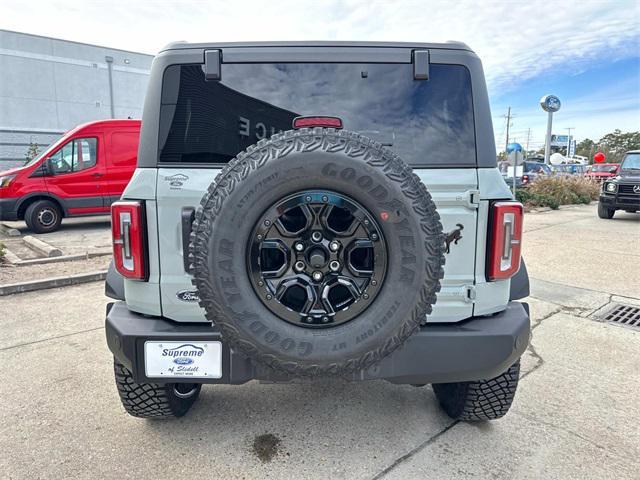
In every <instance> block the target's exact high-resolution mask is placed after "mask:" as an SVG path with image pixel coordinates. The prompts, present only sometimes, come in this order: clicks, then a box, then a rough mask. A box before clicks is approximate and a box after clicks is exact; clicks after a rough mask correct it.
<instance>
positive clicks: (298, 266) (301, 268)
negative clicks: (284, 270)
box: [293, 260, 304, 272]
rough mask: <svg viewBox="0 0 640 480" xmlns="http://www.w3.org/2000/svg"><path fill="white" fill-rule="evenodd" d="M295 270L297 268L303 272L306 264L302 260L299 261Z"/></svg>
mask: <svg viewBox="0 0 640 480" xmlns="http://www.w3.org/2000/svg"><path fill="white" fill-rule="evenodd" d="M293 268H295V269H296V270H297V271H299V272H301V271H302V270H304V262H303V261H301V260H298V261H297V262H296V263H295V265H294V266H293Z"/></svg>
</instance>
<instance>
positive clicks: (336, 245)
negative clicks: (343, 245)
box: [329, 241, 340, 252]
mask: <svg viewBox="0 0 640 480" xmlns="http://www.w3.org/2000/svg"><path fill="white" fill-rule="evenodd" d="M339 248H340V244H339V243H338V242H336V241H333V242H331V243H330V244H329V249H330V250H331V251H332V252H337V251H338V249H339Z"/></svg>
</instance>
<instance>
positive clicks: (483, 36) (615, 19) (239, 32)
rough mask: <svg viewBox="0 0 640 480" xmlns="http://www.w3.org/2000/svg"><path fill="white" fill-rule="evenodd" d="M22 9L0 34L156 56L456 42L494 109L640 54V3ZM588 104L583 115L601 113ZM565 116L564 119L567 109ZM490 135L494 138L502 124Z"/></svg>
mask: <svg viewBox="0 0 640 480" xmlns="http://www.w3.org/2000/svg"><path fill="white" fill-rule="evenodd" d="M28 5H29V8H26V7H25V3H24V0H3V7H2V15H1V16H0V28H5V29H9V30H16V31H23V32H29V33H34V34H39V35H45V36H52V37H58V38H64V39H69V40H75V41H80V42H87V43H94V44H99V45H105V46H110V47H116V48H121V49H125V50H134V51H141V52H146V53H152V54H153V53H155V52H157V51H158V50H159V49H160V48H162V47H163V46H164V45H166V44H167V43H169V42H172V41H176V40H187V41H248V40H385V41H420V42H425V41H426V42H429V41H433V42H440V41H447V40H459V41H463V42H465V43H467V44H468V45H470V46H471V47H472V48H473V49H474V50H475V51H476V52H477V53H478V55H479V56H480V58H481V59H482V61H483V64H484V69H485V74H486V77H487V83H488V88H489V94H490V97H491V98H492V101H493V102H496V101H500V99H501V98H503V97H505V98H506V97H508V96H509V95H512V94H515V93H516V92H517V91H518V87H519V86H520V85H522V84H523V83H524V82H526V81H527V80H529V79H532V78H536V77H540V76H543V75H546V76H548V77H551V78H555V77H558V78H559V77H561V76H567V75H575V74H578V73H580V72H581V71H584V70H586V69H588V68H590V66H593V64H594V62H598V61H602V60H603V59H606V60H607V61H615V60H619V59H624V58H629V57H636V58H637V57H638V52H639V51H640V30H638V24H639V22H640V2H637V1H634V0H619V1H610V2H603V1H592V0H566V1H564V2H561V3H554V2H549V1H541V0H533V1H532V0H529V1H520V0H518V1H506V0H504V1H482V2H480V1H477V0H475V1H472V0H458V1H444V0H437V1H422V2H416V1H404V2H401V1H375V0H368V1H367V0H345V1H329V2H327V1H318V0H315V1H303V0H297V1H293V0H285V1H277V2H268V1H265V0H253V1H167V0H165V1H144V0H143V1H135V2H132V1H129V0H127V1H123V0H98V1H96V0H92V1H86V2H78V1H77V0H32V1H30V2H28ZM612 81H613V79H612ZM635 91H636V92H637V89H635ZM631 104H632V105H637V102H636V103H634V102H631ZM585 105H586V103H585ZM589 105H590V107H585V108H587V109H588V108H593V107H597V104H595V103H593V102H590V103H589ZM624 105H625V100H624V99H622V100H621V102H620V106H621V107H622V108H624ZM628 105H629V103H628V102H627V106H628ZM535 108H537V106H536V107H535ZM603 108H606V107H603ZM576 112H578V110H576ZM633 113H634V112H626V111H625V112H620V118H622V119H624V121H623V123H625V122H626V124H629V125H631V124H632V122H633V118H632V115H633ZM635 113H637V112H635ZM519 114H522V115H525V114H526V113H525V112H519ZM563 114H565V115H567V118H570V117H569V114H570V111H569V110H568V109H564V108H563ZM576 115H578V113H576ZM614 116H615V112H612V111H608V112H607V113H606V115H605V114H604V112H603V113H602V117H600V118H599V119H600V120H601V121H602V120H603V118H607V119H608V120H610V121H614V120H615V118H614ZM520 119H521V120H522V116H521V117H520ZM535 120H536V121H539V120H540V115H539V113H538V115H537V116H536V118H535ZM582 121H585V119H584V118H583V119H582ZM589 122H590V123H589V124H590V125H591V126H590V127H589V129H588V131H589V132H591V133H590V134H591V135H594V136H596V135H595V132H592V130H594V129H595V125H596V123H595V120H594V121H593V122H592V121H590V120H589ZM635 124H636V125H637V119H636V123H635ZM614 125H617V124H616V122H615V121H614ZM495 126H496V131H498V130H499V128H500V123H499V121H495ZM571 126H574V125H571ZM543 129H544V128H543Z"/></svg>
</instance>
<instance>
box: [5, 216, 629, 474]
mask: <svg viewBox="0 0 640 480" xmlns="http://www.w3.org/2000/svg"><path fill="white" fill-rule="evenodd" d="M624 215H626V214H624ZM616 217H618V214H617V215H616ZM629 217H630V218H629V219H625V218H623V215H620V219H616V220H611V221H606V220H600V219H598V218H597V216H596V214H595V207H594V206H587V207H577V208H575V209H569V210H561V211H557V212H550V213H539V214H529V215H527V216H526V218H525V226H526V230H527V233H526V235H525V243H524V249H525V256H526V258H527V263H528V267H529V271H530V272H531V275H532V277H533V278H534V279H535V280H534V281H533V283H532V296H531V297H530V298H529V300H528V301H529V302H530V304H531V311H532V315H533V319H534V330H533V340H532V344H531V347H530V348H529V350H528V351H527V353H526V354H525V356H524V358H523V370H522V373H521V381H520V386H519V390H518V393H517V395H516V399H515V402H514V405H513V407H512V409H511V411H510V412H509V413H508V414H507V416H506V417H505V418H503V419H501V420H499V421H495V422H490V423H480V424H469V423H464V422H453V421H452V420H450V419H449V418H448V417H447V416H446V415H444V414H443V413H442V412H441V411H440V410H439V408H438V405H437V403H436V400H435V398H434V395H433V393H432V391H431V389H430V388H429V387H425V388H415V387H411V386H395V385H391V384H388V383H386V382H382V381H379V382H367V383H358V384H348V383H341V382H323V383H322V384H302V385H299V384H298V385H274V384H261V383H257V382H251V383H249V384H246V385H243V386H208V387H205V388H204V389H203V392H202V395H201V397H200V399H199V400H198V402H197V403H196V405H195V406H194V408H193V409H192V410H191V412H189V414H188V415H187V416H186V417H184V418H182V419H177V420H171V421H164V422H162V421H161V422H158V421H143V420H139V419H134V418H132V417H129V416H128V415H127V414H126V413H125V412H124V410H123V408H122V407H121V406H120V403H119V400H118V397H117V393H116V389H115V385H114V383H113V373H112V364H111V355H110V353H109V351H108V349H107V347H106V344H105V341H104V329H103V322H104V307H105V304H106V303H107V299H106V298H105V297H103V295H102V289H103V286H102V285H101V284H87V285H82V286H76V287H68V288H65V289H61V290H48V291H42V292H36V293H28V294H22V295H14V296H10V297H5V298H0V326H1V327H2V331H3V335H2V336H1V337H0V362H1V365H2V368H1V369H0V385H2V386H3V388H2V395H0V428H1V430H0V452H2V454H1V455H0V472H1V473H0V476H1V477H4V478H178V477H179V478H224V479H227V478H244V479H250V478H273V479H290V478H322V479H325V478H339V479H374V478H385V479H412V478H417V479H418V478H419V479H424V478H434V479H443V478H469V477H472V478H487V479H503V478H504V479H506V478H518V479H520V478H532V479H533V478H536V479H537V478H544V479H555V478H562V479H567V478H580V479H590V478H594V479H595V478H598V479H599V478H616V479H618V478H629V479H631V478H636V479H637V478H638V472H639V471H640V429H638V418H639V417H640V402H638V394H639V393H640V331H638V330H634V329H631V328H628V327H621V326H618V325H613V324H609V323H604V322H602V321H598V320H597V319H595V318H594V315H595V314H597V313H598V312H602V311H603V310H605V309H606V308H608V305H611V303H610V302H624V303H636V304H638V305H640V300H638V299H633V298H630V297H633V296H635V297H640V275H638V273H637V272H638V271H640V268H639V267H640V260H639V258H638V251H639V249H638V248H637V242H638V237H639V235H640V216H635V217H631V216H629ZM590 248H594V249H597V252H598V253H597V254H596V253H595V251H592V250H590ZM549 250H552V252H549ZM560 250H561V251H562V253H557V254H556V252H557V251H560ZM603 271H606V273H604V274H603ZM623 275H624V276H625V279H623V280H620V279H619V277H620V276H623ZM256 442H257V443H258V444H259V445H258V446H259V447H262V448H259V449H258V450H259V451H258V452H256V451H255V449H254V446H255V444H256ZM258 453H259V454H260V455H258Z"/></svg>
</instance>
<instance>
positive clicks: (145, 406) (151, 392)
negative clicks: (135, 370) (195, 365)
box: [113, 359, 202, 418]
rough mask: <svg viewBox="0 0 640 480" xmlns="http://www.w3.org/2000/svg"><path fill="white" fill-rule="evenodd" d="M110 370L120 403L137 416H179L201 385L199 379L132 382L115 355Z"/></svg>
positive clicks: (189, 406) (194, 399)
mask: <svg viewBox="0 0 640 480" xmlns="http://www.w3.org/2000/svg"><path fill="white" fill-rule="evenodd" d="M113 371H114V374H115V379H116V385H117V387H118V394H120V401H121V402H122V406H123V407H124V409H125V410H126V411H127V413H128V414H129V415H131V416H133V417H138V418H171V417H182V416H183V415H184V414H185V413H187V412H188V411H189V409H190V408H191V406H192V405H193V404H194V402H195V401H196V399H197V398H198V395H200V389H201V388H202V384H200V383H167V384H165V385H159V384H157V383H136V382H134V381H133V376H132V375H131V372H130V371H129V370H127V368H126V367H125V366H124V365H122V364H121V363H120V362H118V361H117V360H115V359H114V361H113Z"/></svg>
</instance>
